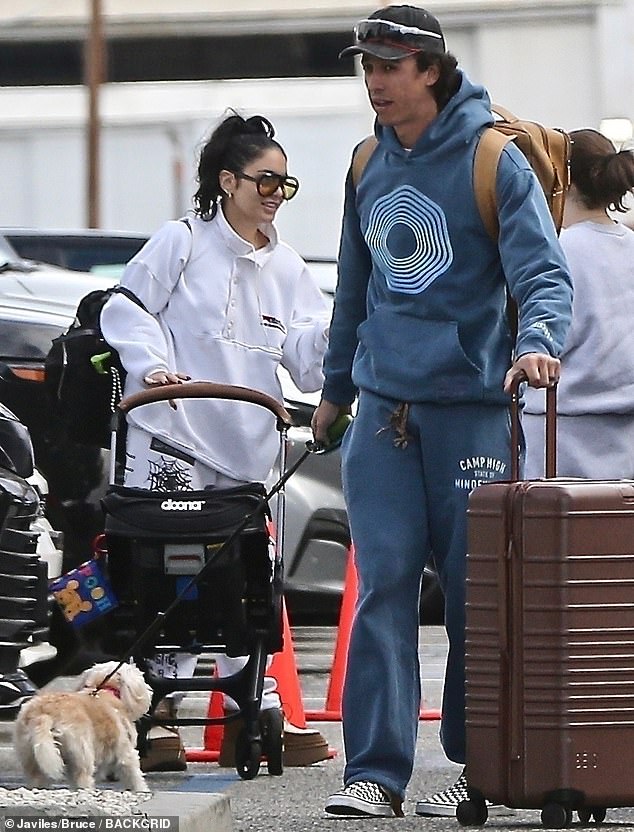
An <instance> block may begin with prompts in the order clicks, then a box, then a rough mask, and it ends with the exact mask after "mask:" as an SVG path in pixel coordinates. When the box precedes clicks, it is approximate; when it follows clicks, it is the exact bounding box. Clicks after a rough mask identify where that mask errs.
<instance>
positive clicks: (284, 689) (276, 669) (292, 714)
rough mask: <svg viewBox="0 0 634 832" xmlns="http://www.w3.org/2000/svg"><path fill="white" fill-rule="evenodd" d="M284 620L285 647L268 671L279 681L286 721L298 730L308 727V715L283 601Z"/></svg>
mask: <svg viewBox="0 0 634 832" xmlns="http://www.w3.org/2000/svg"><path fill="white" fill-rule="evenodd" d="M282 619H283V622H284V647H283V649H282V652H281V653H276V654H275V655H274V656H273V661H272V662H271V665H270V667H269V668H268V669H267V671H266V675H267V676H273V678H274V679H276V680H277V692H278V694H279V697H280V699H281V701H282V710H283V711H284V716H285V717H286V719H287V720H288V721H289V722H290V723H292V724H293V725H294V726H295V727H296V728H305V727H306V714H305V712H304V703H303V701H302V690H301V686H300V683H299V673H298V672H297V662H296V660H295V650H294V648H293V637H292V635H291V628H290V625H289V623H288V614H287V612H286V603H285V602H284V600H282Z"/></svg>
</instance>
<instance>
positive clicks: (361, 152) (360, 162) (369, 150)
mask: <svg viewBox="0 0 634 832" xmlns="http://www.w3.org/2000/svg"><path fill="white" fill-rule="evenodd" d="M377 145H378V141H377V139H376V136H366V137H365V139H364V140H363V141H362V142H361V144H360V145H359V146H358V147H357V149H356V151H355V154H354V156H353V157H352V184H353V185H354V187H355V188H356V187H357V185H358V184H359V182H360V180H361V177H362V176H363V171H364V170H365V166H366V165H367V164H368V162H369V161H370V156H372V154H373V153H374V151H375V150H376V147H377Z"/></svg>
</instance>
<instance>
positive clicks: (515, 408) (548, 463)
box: [511, 378, 557, 482]
mask: <svg viewBox="0 0 634 832" xmlns="http://www.w3.org/2000/svg"><path fill="white" fill-rule="evenodd" d="M525 381H526V378H517V379H515V380H514V382H513V385H512V387H511V480H512V481H513V482H517V481H518V480H519V478H520V405H519V386H520V384H522V383H523V382H525ZM545 473H546V477H548V478H551V477H556V476H557V385H556V384H554V385H553V386H552V387H547V388H546V460H545Z"/></svg>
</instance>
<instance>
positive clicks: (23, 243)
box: [7, 234, 144, 272]
mask: <svg viewBox="0 0 634 832" xmlns="http://www.w3.org/2000/svg"><path fill="white" fill-rule="evenodd" d="M7 237H8V239H9V240H10V242H11V244H12V245H13V246H14V248H15V249H16V250H17V252H18V253H19V254H20V255H21V256H22V257H25V258H26V259H27V260H37V261H38V262H40V263H51V264H52V265H55V266H62V267H63V268H66V269H72V270H73V271H79V272H89V271H91V270H93V268H94V267H95V266H114V267H116V268H118V269H119V270H121V271H122V270H123V267H124V265H125V264H126V263H127V262H128V260H131V259H132V257H134V255H135V254H136V253H137V251H139V249H140V248H141V246H142V245H143V242H144V240H143V239H138V240H137V239H127V238H122V239H117V238H110V239H101V238H97V237H88V238H85V239H82V238H81V237H72V236H68V237H61V236H60V237H57V238H55V239H54V238H48V239H47V238H45V237H29V236H27V235H22V234H16V235H15V236H12V235H11V234H8V235H7Z"/></svg>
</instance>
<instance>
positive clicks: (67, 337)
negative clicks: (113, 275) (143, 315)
mask: <svg viewBox="0 0 634 832" xmlns="http://www.w3.org/2000/svg"><path fill="white" fill-rule="evenodd" d="M115 292H120V293H121V294H124V295H125V296H126V297H127V298H129V299H130V300H132V301H134V302H135V303H137V304H138V305H139V306H141V307H142V308H143V309H145V307H144V306H143V304H142V303H141V301H140V300H139V299H138V298H137V296H136V295H135V294H134V293H133V292H131V291H130V290H129V289H126V288H125V287H123V286H114V287H113V288H110V289H96V290H95V291H93V292H89V293H88V294H87V295H86V296H85V297H84V298H82V300H81V301H80V302H79V306H78V307H77V313H76V316H75V320H74V321H73V323H72V324H71V326H70V327H69V328H68V329H67V330H66V332H64V333H62V335H59V336H58V337H57V338H55V339H54V340H53V343H52V346H51V349H50V350H49V353H48V355H47V356H46V359H45V369H46V388H47V391H48V395H49V399H50V401H51V406H52V408H53V416H54V417H55V418H57V419H59V420H60V421H61V422H62V424H63V425H64V427H65V429H66V433H67V435H68V438H69V439H71V440H72V441H74V442H78V443H80V444H83V445H95V446H97V447H100V448H109V447H110V431H111V421H112V414H113V413H114V411H115V408H116V406H117V405H118V404H119V402H120V400H121V395H122V392H123V383H124V381H125V375H126V373H125V370H124V369H123V366H122V364H121V360H120V358H119V354H118V352H117V351H116V350H115V349H113V348H112V347H111V346H110V345H109V344H108V343H107V341H106V340H105V338H104V337H103V335H102V333H101V327H100V325H99V317H100V315H101V310H102V308H103V306H104V304H105V303H106V301H107V300H108V298H110V297H111V295H113V294H114V293H115Z"/></svg>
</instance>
